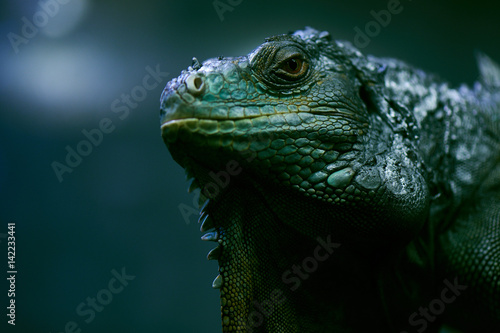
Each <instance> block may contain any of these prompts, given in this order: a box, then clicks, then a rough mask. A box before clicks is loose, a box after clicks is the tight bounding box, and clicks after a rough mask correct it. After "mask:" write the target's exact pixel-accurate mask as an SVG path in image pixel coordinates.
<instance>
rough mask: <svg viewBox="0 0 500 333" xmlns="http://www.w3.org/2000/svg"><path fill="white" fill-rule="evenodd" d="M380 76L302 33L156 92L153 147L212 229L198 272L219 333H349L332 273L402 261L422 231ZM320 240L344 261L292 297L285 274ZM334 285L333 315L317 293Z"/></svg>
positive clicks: (408, 122)
mask: <svg viewBox="0 0 500 333" xmlns="http://www.w3.org/2000/svg"><path fill="white" fill-rule="evenodd" d="M383 71H384V67H383V66H382V65H378V64H377V62H376V61H375V60H373V59H370V61H368V60H367V58H365V57H364V56H363V55H362V54H361V53H360V52H359V51H357V50H356V49H354V48H353V47H352V46H350V44H348V43H341V42H334V41H331V40H330V37H329V35H328V34H327V33H324V32H321V33H320V32H318V31H316V30H313V29H310V28H307V29H306V30H304V31H297V32H295V33H294V34H288V35H280V36H275V37H271V38H268V39H267V40H266V41H265V42H264V43H263V44H262V45H261V46H259V47H257V48H256V49H255V50H254V51H253V52H251V53H250V54H248V55H247V56H242V57H235V58H223V57H220V58H214V59H209V60H206V61H205V62H203V63H202V64H200V63H199V62H198V61H197V60H196V59H193V65H192V66H190V67H189V68H188V69H187V70H186V71H183V72H182V73H181V75H180V76H179V77H177V78H175V79H173V80H172V81H170V82H169V83H168V84H167V86H166V88H165V90H164V91H163V95H162V97H161V124H162V125H161V129H162V135H163V138H164V141H165V143H166V145H167V147H168V149H169V150H170V152H171V154H172V156H173V158H174V159H175V160H176V161H177V162H178V163H179V164H180V165H181V166H182V167H184V168H185V169H186V171H187V173H188V175H189V176H191V177H194V179H195V182H196V183H195V184H197V185H198V186H199V187H200V188H201V199H202V201H205V200H206V199H210V200H209V201H206V202H209V203H208V206H206V205H205V206H204V207H203V208H202V213H201V217H200V220H201V221H203V225H202V228H201V229H202V231H205V230H209V229H212V228H214V229H215V231H213V232H210V233H208V234H207V235H205V236H204V237H203V238H204V239H205V240H212V241H217V242H218V244H219V247H217V248H216V249H214V250H213V251H212V252H211V253H210V254H209V259H218V261H219V274H220V275H219V276H218V277H217V278H216V280H215V281H214V284H213V285H214V287H217V288H221V313H222V326H223V331H224V332H244V331H245V332H305V331H325V330H326V329H328V331H330V330H331V329H332V327H337V328H338V330H339V331H343V328H345V327H344V326H335V325H337V324H338V323H340V322H344V324H345V322H349V324H346V325H348V326H356V325H359V324H360V323H359V321H358V320H351V319H348V318H347V317H348V316H347V315H344V314H343V313H344V312H343V311H344V308H347V307H350V308H353V309H355V308H356V307H358V306H359V304H357V302H358V301H357V300H355V299H352V297H350V295H349V294H348V293H349V290H350V288H359V287H360V286H358V285H356V284H355V282H352V281H351V280H352V279H351V278H350V277H349V276H348V275H343V274H339V271H338V266H342V267H344V269H347V270H349V271H350V272H353V269H356V268H353V266H350V265H354V267H357V266H356V265H358V264H359V262H360V261H363V260H368V261H370V260H371V259H368V258H369V257H370V256H372V255H375V256H379V257H380V253H382V252H385V251H375V249H376V248H378V249H379V250H381V248H388V247H397V248H402V245H403V244H405V243H407V242H408V241H409V240H410V239H412V238H413V237H415V235H416V234H417V233H418V232H419V230H420V229H421V227H422V225H423V223H424V221H425V214H426V213H425V212H426V206H427V201H428V198H427V197H428V194H427V193H428V191H427V187H426V185H425V181H424V177H423V175H422V174H421V169H422V167H421V165H420V164H421V162H420V161H421V158H420V156H419V155H418V150H417V149H415V146H416V140H417V137H416V135H417V134H418V133H416V130H415V128H414V127H415V126H414V124H413V122H412V119H411V117H410V116H409V114H410V113H409V112H407V110H405V109H404V108H403V107H402V106H400V105H399V104H397V103H396V102H394V101H391V100H390V98H389V97H388V96H386V92H385V89H386V88H385V84H384V81H383V79H381V78H382V77H383ZM320 239H323V240H324V239H327V242H330V241H333V240H335V241H338V242H339V243H342V244H343V247H342V250H341V252H342V251H344V250H345V252H344V253H343V254H342V253H339V254H338V255H337V256H336V257H335V258H334V260H336V262H335V263H334V264H332V263H330V264H323V270H324V272H323V273H322V274H319V273H317V274H316V275H315V276H314V278H309V277H308V280H307V283H309V284H308V286H305V287H303V288H302V289H298V286H300V282H301V280H300V279H298V280H297V278H296V277H293V276H292V277H291V276H290V275H289V273H290V272H291V271H290V267H292V265H294V264H296V263H300V262H301V261H302V260H303V259H304V256H307V255H308V254H310V253H318V252H317V251H321V250H322V248H321V247H318V243H316V240H318V242H319V240H320ZM323 243H324V242H323ZM329 244H332V246H333V245H335V243H329ZM313 251H314V252H313ZM329 251H330V253H331V249H329ZM359 253H361V255H360V256H359V255H358V254H359ZM304 262H305V261H304ZM346 263H347V266H346V265H345V264H346ZM329 265H330V266H329ZM332 266H333V269H330V268H331V267H332ZM294 267H295V266H294ZM328 267H330V268H328ZM346 267H350V268H346ZM359 267H363V265H361V264H359ZM349 274H355V273H349ZM357 276H359V277H360V278H361V279H363V276H367V274H366V272H361V273H359V274H358V275H357ZM366 278H367V279H369V277H368V276H367V277H366ZM297 281H298V284H297V283H296V282H297ZM335 281H342V282H339V283H341V284H343V285H346V286H347V285H349V284H351V287H349V288H346V289H345V291H343V290H340V291H339V290H337V291H335V292H334V293H336V295H337V296H338V297H340V298H341V299H342V301H339V302H340V304H338V303H335V304H336V305H335V304H334V303H332V302H331V299H330V298H329V297H330V296H328V297H325V293H326V294H328V293H327V292H326V289H323V288H332V287H334V286H335V284H336V282H335ZM290 282H292V283H294V282H295V284H294V287H296V288H294V287H292V288H291V287H290V285H289V283H290ZM361 284H363V285H364V284H365V282H362V283H361ZM372 291H373V290H372V289H368V290H367V292H372ZM339 292H341V293H342V292H345V293H347V294H346V295H340V294H338V293H339ZM262 304H266V307H265V309H264V310H262V309H263V307H262ZM373 307H376V305H375V304H374V305H373ZM379 310H380V309H379V308H377V311H379ZM374 316H377V315H374ZM339 318H340V319H339ZM332 325H333V326H332Z"/></svg>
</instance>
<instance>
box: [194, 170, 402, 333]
mask: <svg viewBox="0 0 500 333" xmlns="http://www.w3.org/2000/svg"><path fill="white" fill-rule="evenodd" d="M271 189H274V190H276V188H274V186H273V185H266V186H265V190H266V191H269V190H271ZM262 190H264V188H262V187H261V186H259V185H256V184H254V183H252V182H251V181H241V180H239V179H238V180H231V186H229V187H228V188H227V190H226V191H224V192H223V193H221V195H220V196H219V197H217V198H215V200H212V202H210V204H209V205H208V206H207V207H206V209H205V212H204V214H208V215H209V216H210V218H211V219H213V221H212V222H211V223H213V224H214V225H215V229H216V231H217V234H218V242H219V244H220V247H221V249H220V254H219V255H218V261H219V272H220V277H219V278H218V279H220V280H218V281H217V282H216V284H219V286H220V289H221V312H222V326H223V332H231V333H233V332H305V331H310V332H316V331H318V332H330V331H335V330H338V331H339V332H357V331H359V330H360V329H363V327H365V326H364V325H366V322H359V320H358V318H357V317H350V316H351V315H349V314H353V313H354V314H356V313H357V314H358V315H360V313H362V316H363V317H364V318H373V319H372V320H370V322H371V323H378V324H377V325H386V324H387V323H385V324H381V323H380V320H379V319H380V318H381V316H382V317H383V316H384V311H386V309H384V307H383V306H381V301H380V297H381V295H380V292H381V289H380V288H381V287H383V286H380V285H378V281H379V280H380V275H379V273H380V270H379V268H375V267H376V266H377V265H381V266H386V265H390V263H389V262H390V260H392V259H388V258H386V257H385V256H384V253H385V252H383V251H382V252H380V251H372V250H373V247H371V248H370V246H368V245H367V246H366V247H363V245H359V244H356V245H355V242H354V241H352V242H351V241H349V240H346V241H345V242H342V243H338V238H337V237H336V235H335V232H334V231H332V230H330V231H329V232H328V231H327V230H326V229H323V230H322V231H318V232H317V234H316V236H315V237H311V235H306V234H305V233H304V230H302V231H298V230H296V229H295V228H293V227H291V226H290V224H289V223H287V222H286V221H283V219H282V218H283V217H282V216H280V215H279V214H277V212H276V210H275V209H273V208H271V207H275V206H271V205H270V204H271V203H270V202H269V197H267V198H266V196H264V195H263V194H262V192H261V191H262ZM270 195H275V196H279V195H280V194H279V192H276V191H275V192H270ZM292 197H293V196H290V195H289V196H287V198H288V199H289V200H291V202H290V206H289V207H287V208H284V207H281V209H288V210H290V211H291V212H298V210H300V208H301V205H300V203H299V201H295V199H293V198H292ZM297 198H298V197H297ZM302 201H304V200H302ZM304 207H311V205H310V204H308V203H307V202H305V203H304ZM278 213H279V212H278ZM307 214H309V215H310V216H309V219H304V221H303V224H304V225H311V224H312V225H314V224H315V222H317V223H318V224H320V223H321V221H320V220H321V218H322V217H321V215H318V214H316V215H314V214H310V212H307ZM297 215H298V216H300V214H297ZM318 230H321V228H319V229H318ZM219 286H217V287H219ZM360 289H364V291H363V294H364V295H366V296H367V297H366V300H367V301H366V302H369V303H370V302H371V303H370V304H368V303H365V304H363V307H362V309H361V308H360V306H359V300H358V299H356V300H354V299H352V295H353V294H354V293H355V292H359V290H360ZM325 295H329V296H327V297H325ZM368 300H370V301H368ZM368 320H369V319H368ZM379 329H380V331H384V330H385V331H386V330H387V327H385V326H384V327H379Z"/></svg>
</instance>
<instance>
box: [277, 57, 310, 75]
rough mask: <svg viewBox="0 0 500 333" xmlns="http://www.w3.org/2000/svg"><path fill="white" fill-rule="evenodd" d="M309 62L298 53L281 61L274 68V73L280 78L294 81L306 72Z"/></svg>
mask: <svg viewBox="0 0 500 333" xmlns="http://www.w3.org/2000/svg"><path fill="white" fill-rule="evenodd" d="M308 67H309V64H308V62H307V61H305V60H304V59H303V58H302V57H301V56H300V55H294V56H292V57H289V58H288V59H286V60H284V61H282V62H281V63H280V65H279V66H278V68H277V69H276V74H277V75H278V76H279V77H281V78H282V79H285V80H288V81H296V80H299V79H301V78H302V77H304V75H305V74H307V69H308Z"/></svg>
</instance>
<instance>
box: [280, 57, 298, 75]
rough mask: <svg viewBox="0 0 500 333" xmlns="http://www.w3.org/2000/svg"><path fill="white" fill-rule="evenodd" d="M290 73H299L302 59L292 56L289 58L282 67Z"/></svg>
mask: <svg viewBox="0 0 500 333" xmlns="http://www.w3.org/2000/svg"><path fill="white" fill-rule="evenodd" d="M282 68H283V69H284V70H285V71H286V72H287V73H289V74H297V73H299V72H300V70H301V69H302V60H300V59H298V58H292V59H289V60H287V61H286V62H285V63H284V64H283V67H282Z"/></svg>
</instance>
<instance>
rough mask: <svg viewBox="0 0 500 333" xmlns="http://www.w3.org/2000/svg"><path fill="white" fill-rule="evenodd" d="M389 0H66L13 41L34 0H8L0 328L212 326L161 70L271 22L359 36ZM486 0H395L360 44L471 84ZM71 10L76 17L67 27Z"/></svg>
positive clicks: (0, 121)
mask: <svg viewBox="0 0 500 333" xmlns="http://www.w3.org/2000/svg"><path fill="white" fill-rule="evenodd" d="M46 1H47V0H42V2H43V3H45V2H46ZM221 1H222V2H225V3H226V2H227V0H221ZM233 1H234V0H233ZM388 2H389V1H373V0H371V1H368V0H364V1H347V0H339V1H326V0H310V1H273V2H271V1H261V0H258V1H250V0H243V1H242V2H241V4H239V5H237V6H234V8H233V10H232V11H227V12H225V13H224V14H223V17H224V20H223V21H221V20H220V18H219V16H218V14H217V12H216V11H215V9H214V7H213V4H212V1H210V0H209V1H159V0H157V1H156V0H155V1H130V0H122V1H111V0H107V1H85V2H84V1H79V0H70V1H69V2H68V4H65V5H61V7H60V9H59V12H58V14H57V15H55V16H54V17H53V18H51V19H50V20H49V22H48V24H47V25H46V28H45V29H41V30H40V31H39V32H38V34H37V35H36V36H35V37H33V38H32V39H29V41H28V43H27V44H22V45H19V52H18V53H15V52H14V49H13V48H12V46H11V43H10V42H9V39H8V37H7V36H8V34H9V33H10V32H14V33H17V34H20V33H21V29H22V26H23V21H22V17H27V18H32V17H33V14H34V13H35V12H37V11H38V10H40V8H41V7H40V6H39V4H38V2H37V1H27V0H26V1H19V0H4V1H2V4H1V5H0V9H1V15H0V38H1V39H0V40H1V42H0V61H1V62H0V69H1V72H0V97H1V100H0V189H1V192H0V195H1V197H0V233H6V232H7V223H8V222H12V221H14V222H16V256H17V258H16V263H17V269H18V274H17V281H16V282H17V284H16V289H17V290H16V304H17V308H16V310H17V312H16V326H15V327H11V326H10V325H9V326H8V325H7V324H6V321H7V317H6V316H5V313H6V310H5V307H6V306H7V297H6V292H7V289H8V288H7V284H6V282H5V281H6V280H5V278H2V280H3V282H2V283H0V287H1V288H2V289H0V295H1V296H0V309H2V310H0V332H47V333H48V332H53V333H55V332H63V331H64V327H65V325H66V323H68V322H70V321H74V322H76V323H77V324H78V326H79V328H80V329H81V330H82V332H96V333H98V332H145V333H149V332H207V333H216V332H220V331H221V329H220V326H221V325H220V317H219V316H220V313H219V311H220V307H219V299H218V291H216V290H213V289H212V288H211V287H210V286H211V283H212V280H213V278H214V277H215V276H216V275H217V264H216V262H208V261H207V260H206V259H205V256H206V253H207V252H208V251H209V250H210V248H211V247H213V245H211V244H206V243H204V242H202V241H200V240H199V237H200V236H201V233H200V232H199V230H198V229H199V226H198V225H197V224H196V218H195V217H194V216H191V218H190V219H189V220H188V221H189V222H190V223H186V220H185V219H183V217H182V215H181V213H180V211H179V209H178V207H179V205H181V204H184V205H187V206H192V195H189V194H188V193H186V187H187V183H186V182H185V178H184V173H183V170H182V169H181V168H180V167H179V166H178V165H177V164H176V163H175V162H174V161H173V160H172V159H171V157H170V155H169V153H168V151H167V149H166V148H165V146H164V144H163V142H162V140H161V137H160V127H159V126H160V124H159V119H158V111H159V98H160V94H161V92H162V89H163V86H164V85H165V84H166V82H167V80H169V79H171V78H173V77H175V76H177V75H178V74H179V73H180V71H181V70H182V69H185V68H186V67H187V66H189V65H190V64H191V58H192V57H193V56H196V57H198V59H199V60H200V61H202V60H204V59H206V58H209V57H216V56H219V55H224V56H238V55H243V54H246V53H248V52H250V51H251V50H252V49H253V48H255V47H256V46H258V45H259V44H260V43H261V42H262V41H263V40H264V38H265V37H267V36H271V35H274V34H280V33H286V32H288V31H291V30H296V29H300V28H303V27H304V26H306V25H310V26H313V27H315V28H317V29H320V30H328V31H329V32H330V33H331V34H332V36H333V37H334V38H336V39H344V40H348V41H353V40H354V38H355V30H354V28H355V27H359V28H360V29H361V30H364V28H365V25H366V24H367V23H368V22H370V21H372V20H374V18H373V17H372V15H371V14H370V11H371V10H374V11H376V12H378V11H379V10H382V9H386V8H387V4H388ZM82 3H86V7H85V8H86V9H85V10H84V11H82V12H80V11H79V8H80V4H82ZM495 3H496V2H493V1H482V0H477V1H474V2H470V1H469V2H463V3H462V2H457V1H444V0H441V1H431V0H413V1H410V0H401V6H402V8H403V10H402V11H401V12H400V13H399V14H397V15H393V16H392V17H391V22H390V23H389V24H388V25H387V26H386V27H382V28H381V30H380V33H379V34H378V35H377V36H374V37H373V38H371V41H370V43H369V44H368V45H367V47H365V48H363V49H362V52H364V53H369V54H374V55H377V56H381V57H396V58H400V59H402V60H405V61H407V62H409V63H412V64H414V65H415V66H417V67H420V68H422V69H424V70H427V71H431V72H434V73H437V74H439V75H440V76H441V77H443V78H444V79H447V80H449V81H450V83H451V85H453V86H457V85H459V84H460V83H461V82H465V83H467V84H471V83H472V82H473V81H474V80H475V79H476V78H477V69H476V66H475V60H474V58H473V52H474V50H476V49H479V50H481V51H483V52H485V53H487V54H488V55H490V56H491V57H492V58H493V59H496V60H497V61H500V47H499V45H500V43H499V41H500V19H499V17H500V10H499V9H500V7H499V5H498V4H495ZM65 15H67V16H66V18H67V20H68V22H65ZM65 25H66V26H71V25H73V28H72V29H70V30H68V31H66V32H65V33H63V32H64V31H61V29H63V28H61V27H64V26H65ZM58 29H59V30H58ZM54 31H55V33H51V32H54ZM58 31H59V33H58ZM157 65H159V67H160V69H161V71H164V72H168V73H169V75H168V78H167V79H164V80H163V81H162V82H161V84H160V85H159V86H158V87H156V88H155V89H153V90H151V91H148V92H147V97H146V98H145V99H144V100H143V101H141V102H139V103H138V106H137V107H136V108H133V109H130V113H129V115H128V116H127V117H125V118H124V119H120V118H119V117H118V116H119V115H120V114H117V113H114V112H113V110H112V103H113V102H114V101H115V100H116V99H117V98H118V99H119V98H120V96H121V94H128V93H130V91H131V90H132V89H133V88H134V87H135V86H137V85H142V80H143V78H144V76H145V75H146V74H147V71H146V70H145V68H146V67H147V66H149V67H151V68H155V67H156V66H157ZM151 82H152V81H151ZM122 105H123V104H122ZM103 118H109V119H111V121H112V122H113V125H114V126H115V129H114V130H113V131H112V133H109V134H105V135H104V137H103V139H102V142H101V143H100V144H99V145H98V146H97V147H94V148H93V150H92V153H90V154H89V155H88V156H87V157H84V158H83V160H82V162H81V164H80V165H78V166H77V167H75V168H74V169H73V172H72V173H65V174H64V175H63V181H62V182H59V180H58V178H57V177H56V175H55V173H54V171H53V169H52V167H51V163H52V162H53V161H59V162H64V158H65V156H66V154H67V152H66V150H65V147H66V146H67V145H69V146H70V147H73V148H75V147H76V145H77V144H78V143H79V142H80V141H81V140H83V139H85V137H84V136H83V134H82V130H84V129H86V130H91V129H93V128H96V127H97V126H98V124H99V122H100V121H101V119H103ZM0 237H1V235H0ZM0 241H1V243H0V276H5V274H6V273H5V272H6V270H7V267H6V264H7V249H6V239H5V238H0ZM122 267H125V269H126V272H127V274H129V275H133V276H135V279H133V280H132V281H130V282H129V284H128V285H127V286H126V287H125V288H124V289H123V291H122V292H121V293H118V294H116V295H114V297H113V300H112V301H111V302H110V303H109V304H108V305H106V306H105V307H104V310H103V311H102V312H98V313H96V315H95V319H93V320H92V321H90V322H89V323H86V322H85V321H84V320H85V319H87V318H88V317H87V316H79V315H78V314H77V312H76V308H77V306H78V305H79V304H80V303H81V302H85V301H86V299H87V297H96V294H97V293H98V292H99V291H101V290H102V289H104V288H107V287H108V283H109V281H110V279H111V278H112V277H113V275H112V273H111V271H112V270H113V269H115V270H116V271H121V269H122ZM75 332H76V331H75Z"/></svg>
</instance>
